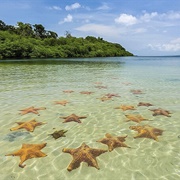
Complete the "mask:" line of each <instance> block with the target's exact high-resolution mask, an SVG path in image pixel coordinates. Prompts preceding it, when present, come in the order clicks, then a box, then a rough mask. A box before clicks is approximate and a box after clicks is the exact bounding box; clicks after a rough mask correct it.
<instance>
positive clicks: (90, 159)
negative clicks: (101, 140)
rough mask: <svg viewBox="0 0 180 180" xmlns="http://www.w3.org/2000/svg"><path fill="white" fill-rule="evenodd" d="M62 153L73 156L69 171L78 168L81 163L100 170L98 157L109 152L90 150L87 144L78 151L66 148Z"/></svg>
mask: <svg viewBox="0 0 180 180" xmlns="http://www.w3.org/2000/svg"><path fill="white" fill-rule="evenodd" d="M62 151H63V152H65V153H69V154H71V155H72V156H73V160H72V161H71V163H70V164H69V166H68V168H67V170H68V171H72V170H73V169H76V168H78V167H79V166H80V164H81V162H86V163H87V164H88V166H92V167H95V168H96V169H99V166H98V163H97V161H96V157H97V156H100V155H101V154H103V153H105V152H107V150H102V149H94V148H90V147H89V146H88V145H86V144H85V143H82V145H81V146H80V147H78V148H76V149H69V148H64V149H63V150H62Z"/></svg>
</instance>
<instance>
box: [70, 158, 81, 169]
mask: <svg viewBox="0 0 180 180" xmlns="http://www.w3.org/2000/svg"><path fill="white" fill-rule="evenodd" d="M80 164H81V160H80V159H78V160H77V159H73V160H72V162H71V163H70V164H69V166H68V167H67V170H68V171H72V170H73V169H76V168H78V167H79V166H80Z"/></svg>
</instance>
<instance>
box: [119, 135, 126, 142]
mask: <svg viewBox="0 0 180 180" xmlns="http://www.w3.org/2000/svg"><path fill="white" fill-rule="evenodd" d="M126 138H127V136H122V137H121V136H118V137H117V139H118V140H119V141H121V142H124V141H125V139H126Z"/></svg>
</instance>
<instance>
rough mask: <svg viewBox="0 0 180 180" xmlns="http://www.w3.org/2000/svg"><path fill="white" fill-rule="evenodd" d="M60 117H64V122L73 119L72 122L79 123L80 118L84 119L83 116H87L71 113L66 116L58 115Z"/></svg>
mask: <svg viewBox="0 0 180 180" xmlns="http://www.w3.org/2000/svg"><path fill="white" fill-rule="evenodd" d="M60 118H63V119H65V120H64V122H63V123H66V122H71V121H74V122H77V123H81V121H80V119H84V118H87V117H86V116H77V115H75V114H71V115H69V116H67V117H64V116H63V117H60Z"/></svg>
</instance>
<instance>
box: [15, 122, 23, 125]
mask: <svg viewBox="0 0 180 180" xmlns="http://www.w3.org/2000/svg"><path fill="white" fill-rule="evenodd" d="M16 123H17V124H18V125H21V124H23V123H24V122H16Z"/></svg>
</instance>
